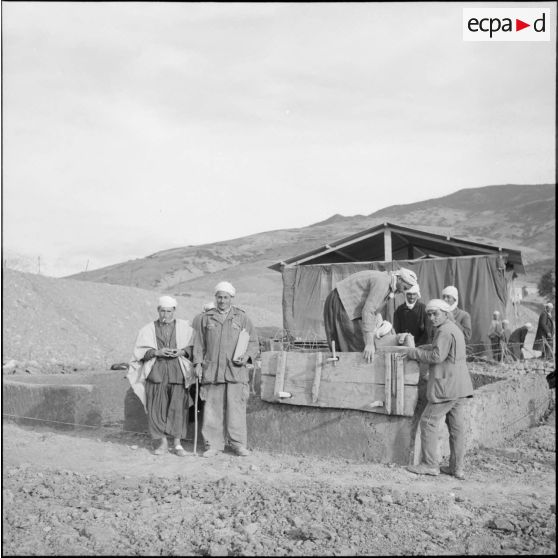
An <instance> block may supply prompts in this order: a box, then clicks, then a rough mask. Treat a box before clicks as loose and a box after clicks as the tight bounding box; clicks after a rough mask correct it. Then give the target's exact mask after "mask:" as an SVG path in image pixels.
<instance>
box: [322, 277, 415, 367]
mask: <svg viewBox="0 0 558 558" xmlns="http://www.w3.org/2000/svg"><path fill="white" fill-rule="evenodd" d="M416 284H417V276H416V274H415V273H414V272H413V271H411V270H409V269H405V268H401V269H399V270H397V271H393V272H387V271H375V270H366V271H359V272H357V273H353V274H352V275H349V276H348V277H346V278H345V279H343V280H341V281H339V283H337V285H336V286H335V288H334V289H333V290H332V291H331V293H329V295H328V296H327V298H326V300H325V303H324V325H325V331H326V337H327V342H328V345H329V346H330V347H331V342H332V341H335V346H336V348H337V350H338V351H343V352H347V351H354V352H361V351H363V356H364V358H365V359H366V361H367V362H372V358H373V357H374V353H375V346H374V338H375V333H376V325H377V324H376V313H378V312H381V311H382V310H383V308H384V306H385V304H386V302H387V301H388V300H389V299H390V297H393V295H394V293H396V292H403V291H404V290H406V289H409V288H411V287H412V286H413V285H416Z"/></svg>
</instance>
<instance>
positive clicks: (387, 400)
mask: <svg viewBox="0 0 558 558" xmlns="http://www.w3.org/2000/svg"><path fill="white" fill-rule="evenodd" d="M383 356H384V363H385V370H384V382H385V384H384V408H385V410H386V413H387V414H388V415H391V364H392V358H391V353H384V355H383Z"/></svg>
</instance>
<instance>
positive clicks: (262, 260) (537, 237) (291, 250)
mask: <svg viewBox="0 0 558 558" xmlns="http://www.w3.org/2000/svg"><path fill="white" fill-rule="evenodd" d="M555 204H556V202H555V185H554V184H537V185H517V184H508V185H495V186H484V187H478V188H466V189H462V190H458V191H457V192H454V193H453V194H448V195H446V196H443V197H440V198H432V199H428V200H423V201H421V202H414V203H411V204H399V205H392V206H389V207H387V208H383V209H381V210H378V211H376V212H374V213H371V214H369V215H354V216H343V215H340V214H334V215H332V216H331V217H329V218H327V219H325V220H323V221H319V222H317V223H314V224H312V225H308V226H306V227H301V228H296V229H276V230H273V231H265V232H262V233H255V234H252V235H249V236H245V237H239V238H235V239H229V240H224V241H219V242H214V243H209V244H203V245H190V246H185V247H182V248H172V249H169V250H163V251H159V252H156V253H154V254H150V255H149V256H146V257H145V258H138V259H135V260H129V261H126V262H122V263H119V264H114V265H111V266H107V267H104V268H100V269H97V270H91V271H87V272H81V273H78V274H74V275H70V276H69V277H68V278H72V279H78V280H87V281H96V282H105V283H112V284H121V285H130V286H135V287H140V288H146V289H157V290H161V289H163V290H169V291H172V292H174V293H175V294H176V293H179V292H194V291H198V290H199V291H206V290H207V289H208V288H212V284H213V283H212V282H213V281H217V280H220V279H222V278H227V277H231V276H232V277H235V279H236V281H237V282H239V281H240V284H242V285H243V286H245V287H246V288H249V290H250V292H254V293H258V294H265V291H264V289H267V288H272V289H278V290H279V291H280V289H281V280H280V274H278V273H276V272H272V271H271V270H268V269H267V267H268V266H269V265H271V264H273V263H275V262H277V261H281V260H282V259H286V258H289V257H292V256H295V255H296V254H299V253H302V252H305V251H307V250H311V249H314V248H316V247H318V246H323V245H324V244H326V243H327V242H328V241H330V240H337V239H340V238H343V237H346V236H349V235H351V234H354V233H357V232H359V231H361V230H364V229H367V228H370V227H373V226H376V225H378V224H380V223H382V222H385V221H390V222H394V223H397V224H400V225H403V226H408V227H411V228H419V229H423V230H430V231H431V232H434V231H436V232H443V233H444V234H451V236H455V237H462V238H468V239H470V240H474V241H479V242H486V243H495V244H497V245H502V246H503V247H506V248H514V249H519V250H521V251H522V254H523V259H524V262H525V263H526V264H530V263H536V262H538V261H543V260H552V259H553V258H554V249H555V240H554V233H555V223H556V221H555ZM258 283H261V285H259V284H258ZM268 292H269V291H268Z"/></svg>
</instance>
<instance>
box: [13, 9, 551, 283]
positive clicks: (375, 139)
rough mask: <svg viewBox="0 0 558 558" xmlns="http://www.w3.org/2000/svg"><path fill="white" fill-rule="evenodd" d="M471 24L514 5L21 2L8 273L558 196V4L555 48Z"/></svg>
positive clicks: (65, 270)
mask: <svg viewBox="0 0 558 558" xmlns="http://www.w3.org/2000/svg"><path fill="white" fill-rule="evenodd" d="M510 4H512V3H510ZM467 6H469V7H471V6H472V7H488V6H498V7H502V6H505V4H501V3H500V4H498V3H492V4H490V3H486V4H484V3H482V4H481V3H459V2H447V3H444V2H434V3H428V2H416V3H407V2H405V3H373V2H371V3H353V4H351V3H297V4H288V3H286V4H275V3H254V4H250V3H226V4H219V3H157V2H153V3H148V2H146V3H134V2H126V3H78V2H63V3H50V2H49V3H38V2H36V3H34V2H14V3H11V2H2V64H3V66H2V119H3V120H2V124H3V125H2V140H3V143H2V157H3V164H2V247H3V257H4V259H5V260H6V259H7V260H8V265H9V263H10V258H14V261H15V259H17V258H23V260H26V261H28V262H30V263H29V265H30V266H31V268H34V267H35V266H40V267H39V269H40V272H41V273H43V274H46V275H52V276H63V275H67V274H71V273H77V272H79V271H84V270H85V269H89V270H91V269H95V268H99V267H103V266H106V265H111V264H114V263H119V262H122V261H126V260H130V259H134V258H141V257H144V256H147V255H149V254H152V253H154V252H156V251H159V250H165V249H169V248H174V247H179V246H187V245H196V244H205V243H210V242H216V241H220V240H228V239H232V238H238V237H241V236H246V235H250V234H255V233H259V232H264V231H270V230H276V229H285V228H297V227H304V226H307V225H310V224H312V223H315V222H318V221H321V220H324V219H327V218H328V217H330V216H331V215H334V214H337V213H339V214H342V215H356V214H364V215H368V214H370V213H373V212H375V211H377V210H379V209H382V208H384V207H387V206H390V205H394V204H402V203H412V202H416V201H421V200H425V199H429V198H436V197H440V196H444V195H447V194H451V193H453V192H456V191H457V190H460V189H462V188H476V187H480V186H488V185H496V184H508V183H513V184H540V183H554V182H555V165H556V162H555V122H556V114H555V100H556V91H555V89H556V42H555V41H556V28H555V19H556V2H542V3H537V4H536V6H538V7H542V8H545V7H546V8H551V13H552V17H551V21H550V22H549V25H551V26H552V28H551V40H550V41H547V42H468V41H464V40H463V33H462V17H463V15H462V14H463V8H464V7H467ZM513 6H514V7H522V6H523V7H533V4H531V3H513ZM39 258H40V260H39ZM23 260H22V261H23ZM29 271H35V272H36V271H37V269H29Z"/></svg>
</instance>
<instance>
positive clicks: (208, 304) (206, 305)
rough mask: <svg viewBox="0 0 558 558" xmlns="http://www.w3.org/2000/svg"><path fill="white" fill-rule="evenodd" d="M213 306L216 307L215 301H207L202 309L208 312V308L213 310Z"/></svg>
mask: <svg viewBox="0 0 558 558" xmlns="http://www.w3.org/2000/svg"><path fill="white" fill-rule="evenodd" d="M213 308H215V304H213V302H206V303H205V304H204V305H203V306H202V310H203V311H204V312H207V311H208V310H212V309H213Z"/></svg>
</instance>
